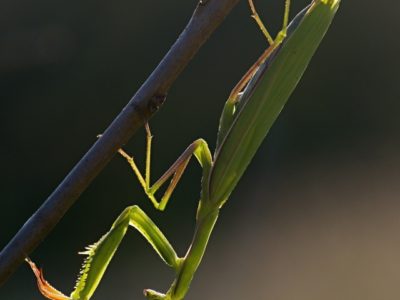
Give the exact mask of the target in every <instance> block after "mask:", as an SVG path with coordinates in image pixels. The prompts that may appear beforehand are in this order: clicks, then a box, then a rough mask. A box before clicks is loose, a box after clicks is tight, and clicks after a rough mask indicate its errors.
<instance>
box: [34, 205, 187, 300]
mask: <svg viewBox="0 0 400 300" xmlns="http://www.w3.org/2000/svg"><path fill="white" fill-rule="evenodd" d="M129 226H132V227H134V228H135V229H137V230H138V231H139V232H140V233H141V234H142V235H143V236H144V237H145V238H146V240H147V241H148V242H149V243H150V245H151V246H152V247H153V249H154V250H155V251H156V252H157V253H158V255H159V256H160V257H161V259H162V260H163V261H164V262H165V263H166V264H167V265H169V266H170V267H172V268H173V269H175V270H176V271H177V270H178V269H179V266H180V263H181V259H180V258H179V257H178V256H177V254H176V252H175V250H174V249H173V247H172V246H171V244H170V243H169V242H168V240H167V238H166V237H165V236H164V234H163V233H162V232H161V231H160V229H158V227H157V226H156V225H155V224H154V223H153V221H152V220H151V219H150V218H149V217H148V216H147V215H146V214H145V213H144V212H143V211H142V210H141V209H140V208H139V207H138V206H130V207H127V208H126V209H125V210H124V211H123V212H122V213H121V215H120V216H119V217H118V218H117V220H116V221H115V222H114V224H113V225H112V227H111V229H110V230H109V231H108V232H107V233H106V234H105V235H104V236H103V237H102V238H101V239H100V240H99V241H98V242H96V243H95V244H93V245H91V246H89V247H87V248H86V251H84V252H82V253H81V254H86V255H87V257H86V259H85V262H84V264H83V266H82V269H81V273H80V276H79V278H78V281H77V283H76V286H75V289H74V291H73V292H72V293H71V296H70V297H68V296H65V295H64V294H62V293H61V292H59V291H58V290H56V289H55V288H54V287H52V286H51V285H50V284H49V283H48V282H47V281H46V280H45V279H44V278H43V272H42V271H41V270H39V269H38V268H37V267H36V265H35V264H34V263H33V262H32V261H30V260H27V262H28V263H29V265H30V266H31V268H32V270H33V272H34V273H35V275H36V278H37V282H38V286H39V290H40V292H41V293H42V294H43V296H45V297H46V298H48V299H52V300H69V299H71V300H78V299H79V300H88V299H90V297H91V296H92V295H93V293H94V291H95V290H96V288H97V286H98V284H99V283H100V280H101V279H102V277H103V275H104V272H105V271H106V269H107V266H108V264H109V263H110V261H111V259H112V257H113V256H114V253H115V251H116V250H117V248H118V246H119V244H120V243H121V241H122V239H123V237H124V236H125V233H126V231H127V229H128V227H129Z"/></svg>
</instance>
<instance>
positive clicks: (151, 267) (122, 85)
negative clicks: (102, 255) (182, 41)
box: [0, 0, 400, 300]
mask: <svg viewBox="0 0 400 300" xmlns="http://www.w3.org/2000/svg"><path fill="white" fill-rule="evenodd" d="M256 4H257V5H258V9H259V11H260V14H261V15H262V17H263V19H264V20H265V22H266V23H267V24H268V25H269V26H270V28H271V30H272V31H274V32H276V31H277V30H278V29H279V26H280V24H281V18H282V13H283V0H279V1H278V0H276V1H261V0H259V1H257V2H256ZM306 4H307V0H305V1H303V0H302V1H299V0H298V1H293V10H292V16H293V15H294V13H295V12H296V11H298V10H300V9H301V8H302V7H304V6H305V5H306ZM195 5H196V1H176V0H170V1H159V0H148V1H132V0H129V1H128V0H116V1H113V2H110V1H102V0H97V1H91V0H89V1H65V0H51V1H50V0H38V1H28V0H2V1H1V2H0V24H1V26H0V28H1V29H0V86H1V90H0V97H1V98H0V99H1V102H0V104H1V109H0V114H1V116H0V120H1V121H0V122H1V126H0V130H1V136H2V142H1V147H0V151H1V152H0V153H1V155H0V159H1V166H2V167H1V170H2V172H1V175H0V176H1V180H0V185H1V200H0V201H1V202H0V204H1V211H0V248H3V247H4V246H5V245H6V243H7V242H8V241H9V240H10V239H11V238H12V237H13V235H14V234H15V233H16V232H17V230H18V229H19V228H20V227H21V226H22V224H23V223H24V222H25V221H26V220H27V218H29V216H31V215H32V213H33V212H34V211H35V210H36V209H37V208H38V207H39V205H40V204H41V203H42V202H43V201H44V200H45V199H46V197H47V196H48V195H49V194H50V193H51V192H52V190H53V189H54V188H55V187H56V186H57V185H58V184H59V183H60V181H61V180H62V179H63V178H64V176H65V175H66V174H67V173H68V172H69V170H70V169H71V168H72V167H73V166H74V165H75V163H76V162H77V161H78V160H79V159H80V157H81V156H82V155H83V154H84V153H85V152H86V151H87V150H88V148H89V147H90V146H91V145H92V144H93V143H94V142H95V140H96V135H97V134H99V133H101V132H102V131H103V130H104V129H105V128H106V127H107V126H108V125H109V123H110V122H111V121H112V120H113V119H114V117H115V116H116V115H117V114H118V113H119V112H120V111H121V109H122V108H123V107H124V105H125V104H126V103H127V101H128V100H129V99H130V97H131V96H132V95H133V93H134V92H135V91H136V90H137V89H138V87H139V86H140V85H141V84H142V82H143V81H144V80H145V79H146V78H147V76H148V75H149V74H150V73H151V71H152V70H153V69H154V68H155V66H156V65H157V63H158V62H159V61H160V60H161V58H162V57H163V56H164V54H165V53H166V51H167V50H168V49H169V47H170V46H171V45H172V43H173V42H174V41H175V39H176V38H177V37H178V35H179V33H180V32H181V30H182V29H183V28H184V26H185V24H186V23H187V21H188V19H189V17H190V16H191V13H192V11H193V9H194V7H195ZM399 9H400V4H399V3H398V2H396V1H390V0H382V1H379V2H377V1H362V0H351V1H346V0H343V3H342V5H341V8H340V10H339V12H338V14H337V16H336V19H335V20H334V23H333V26H332V27H331V29H330V30H329V32H328V34H327V36H326V38H325V40H324V41H323V43H322V45H321V46H320V48H319V49H318V52H317V53H316V55H315V57H314V59H313V61H312V62H311V64H310V66H309V69H308V71H307V72H306V74H305V76H304V78H303V80H302V81H301V82H300V84H299V86H298V88H297V90H296V91H295V93H294V94H293V96H292V97H291V99H290V101H289V103H288V105H287V106H286V108H285V109H284V111H283V113H282V114H281V116H280V117H279V120H278V121H277V123H276V124H275V125H274V127H273V129H272V131H271V132H270V134H269V136H268V138H267V139H266V140H265V142H264V144H263V145H262V147H261V148H260V149H259V151H258V153H257V155H256V157H255V158H254V160H253V162H252V164H251V166H250V167H249V169H248V170H247V172H246V173H245V176H244V177H243V179H242V181H241V182H240V183H239V185H238V187H237V189H236V190H235V192H234V193H233V195H232V197H231V199H230V201H229V202H228V203H227V205H226V206H225V207H224V209H223V211H222V213H221V218H220V220H219V223H218V225H217V226H216V229H215V232H214V235H213V236H212V238H211V241H210V244H209V249H208V251H207V253H206V256H205V258H204V261H203V264H202V265H201V267H200V268H199V271H198V273H197V275H196V277H195V280H194V281H193V284H192V288H191V290H190V292H189V294H188V296H187V299H198V300H200V299H237V300H239V299H274V300H289V299H290V300H291V299H307V300H310V299H325V300H330V299H341V300H344V299H352V300H354V299H363V300H367V299H377V300H378V299H386V300H390V299H399V298H400V291H399V288H398V286H399V279H400V236H399V234H398V230H399V228H400V210H399V209H400V204H399V201H398V199H399V195H400V185H399V183H398V178H399V175H400V174H399V173H400V159H399V155H398V153H399V150H400V142H399V139H398V136H399V134H398V132H399V130H400V121H399V118H398V115H399V112H400V103H399V100H400V87H399V79H400V78H399V77H400V76H399V67H400V61H399V53H400V42H399V39H398V37H399V33H400V19H399V18H398V11H399ZM265 47H266V41H265V40H264V38H263V36H262V35H261V33H260V32H259V30H258V28H257V26H256V25H255V24H254V23H253V21H252V20H251V18H250V13H249V10H248V7H247V4H246V1H242V2H241V3H240V4H239V5H238V6H237V7H236V8H235V9H234V11H233V12H232V14H231V15H230V16H229V17H228V18H227V19H226V21H225V22H224V23H223V24H222V26H221V27H220V28H219V29H218V30H217V31H216V32H215V34H214V35H213V36H212V37H211V39H210V40H209V42H208V43H207V44H206V45H205V46H204V47H203V48H202V49H201V51H200V53H198V55H197V56H196V57H195V58H194V60H193V61H192V63H191V64H190V65H189V67H188V68H187V69H186V70H185V71H184V72H183V74H182V75H181V76H180V77H179V79H178V80H177V82H176V83H175V84H174V86H173V87H172V88H171V90H170V93H169V96H168V100H167V102H166V104H165V105H164V106H163V107H162V109H161V110H160V111H159V112H158V113H157V115H156V116H155V117H154V118H153V119H152V121H151V127H152V130H153V134H154V136H155V138H154V147H153V149H154V152H153V178H155V176H156V175H161V173H162V172H163V171H164V170H165V169H166V168H168V167H169V165H170V164H171V163H172V162H173V161H174V160H175V159H176V157H177V156H178V155H179V154H180V153H181V152H182V151H183V150H184V149H185V148H186V146H187V145H188V144H189V143H190V142H192V141H193V140H194V139H196V138H198V137H203V138H205V139H206V140H207V141H209V144H210V147H211V148H213V147H214V145H215V137H216V130H217V125H218V119H219V114H220V111H221V109H222V106H223V103H224V101H225V99H226V97H227V95H228V94H229V92H230V89H231V88H232V87H233V86H234V84H235V83H236V81H237V80H238V79H239V78H240V77H241V75H242V74H243V73H244V72H245V71H246V69H247V68H248V67H249V66H250V65H251V64H252V62H254V61H255V59H256V58H257V57H258V55H259V54H260V53H261V52H262V51H263V50H264V49H265ZM144 148H145V142H144V133H143V131H141V132H140V133H139V134H137V135H136V136H135V137H134V139H133V140H132V141H131V142H130V143H129V145H127V146H126V149H127V150H128V151H129V152H130V153H132V154H134V155H135V157H136V158H137V159H138V161H139V162H143V159H144ZM142 166H143V164H142ZM200 176H201V170H200V169H199V167H198V166H197V165H196V163H193V162H192V163H191V164H190V166H189V169H188V171H187V173H186V175H184V177H183V180H182V182H181V184H180V185H179V187H178V189H177V190H176V192H175V194H174V196H173V199H172V201H171V202H170V204H169V207H168V209H167V211H166V212H164V213H159V212H156V211H155V210H154V209H153V208H152V207H151V205H150V204H149V201H148V200H147V199H146V197H145V195H144V194H143V192H142V191H141V189H140V187H139V185H138V183H137V182H136V180H135V178H134V176H133V174H132V173H131V172H130V170H129V168H128V166H127V165H126V163H125V162H124V161H123V160H122V159H121V158H120V157H116V158H115V159H113V160H112V162H111V163H110V164H109V165H108V166H107V168H106V169H105V170H104V171H103V172H102V173H101V175H100V176H99V177H98V178H97V179H96V180H95V181H94V182H93V184H92V185H91V186H90V188H89V189H88V190H87V191H86V192H85V193H84V194H83V195H82V197H81V198H80V199H79V201H78V202H77V203H76V204H75V205H74V206H73V207H72V209H71V210H70V211H69V212H68V213H67V214H66V215H65V217H64V218H63V219H62V221H61V222H60V223H59V225H58V226H57V227H56V228H55V230H54V231H53V232H52V233H51V234H50V235H49V236H48V237H47V239H46V240H45V241H44V242H43V243H42V244H41V245H40V246H39V247H38V248H37V250H36V251H35V252H34V253H33V254H32V255H31V257H32V259H34V260H35V261H36V262H37V263H38V264H39V265H40V266H42V267H43V268H44V269H45V275H46V277H47V279H48V280H49V281H50V282H51V283H53V284H54V285H55V286H56V287H58V288H59V289H61V290H62V291H64V292H65V293H69V292H70V291H71V290H72V288H73V286H74V283H75V279H76V275H77V273H78V270H79V268H80V265H81V262H82V257H81V256H79V255H77V252H78V251H80V250H83V248H84V247H85V246H86V245H88V244H90V243H93V242H95V241H96V240H97V239H98V238H99V237H100V236H101V235H102V234H103V233H105V232H106V231H107V230H108V228H109V226H110V225H111V223H112V222H113V220H114V219H115V218H116V217H117V216H118V214H119V213H120V212H121V211H122V210H123V209H124V208H125V207H126V206H128V205H132V204H139V205H140V206H141V207H142V208H143V209H144V210H145V211H146V212H148V213H149V215H150V216H151V217H152V218H153V219H154V220H155V222H156V223H157V224H158V225H159V227H160V228H161V229H162V230H163V231H164V232H165V234H166V235H167V236H168V237H169V239H170V240H171V242H172V244H174V245H176V250H177V251H178V253H179V254H183V253H184V252H185V250H186V247H187V246H188V244H189V242H190V239H191V235H192V231H193V225H194V214H195V209H196V205H197V200H198V195H199V183H200ZM172 278H173V273H172V272H171V271H170V270H169V269H168V268H167V267H165V266H164V265H163V264H162V262H161V261H160V260H159V258H158V257H157V256H156V254H155V253H154V252H153V251H152V250H151V248H150V247H149V246H148V245H147V243H146V242H145V241H144V239H143V238H142V237H141V236H140V235H139V234H138V233H137V232H135V231H133V230H132V231H130V232H129V233H128V234H127V236H126V238H125V240H124V241H123V243H122V245H121V247H120V249H119V250H118V252H117V254H116V256H115V258H114V260H113V261H112V263H111V265H110V267H109V270H108V271H107V273H106V276H105V278H104V280H103V281H102V283H101V285H100V287H99V289H98V291H97V292H96V294H95V299H98V300H101V299H103V300H106V299H121V300H123V299H126V300H128V299H144V298H143V296H142V290H143V288H154V289H158V290H161V291H165V290H166V289H167V288H168V286H169V284H170V282H171V280H172ZM0 299H1V300H3V299H5V300H18V299H24V300H28V299H42V297H41V295H39V293H38V291H37V289H36V284H35V281H34V278H33V275H32V274H31V272H30V270H28V267H27V266H26V265H22V266H21V267H20V268H19V269H18V271H17V272H16V273H15V274H14V276H13V277H12V278H11V279H10V280H9V281H8V282H7V283H6V284H5V285H4V286H2V287H1V288H0Z"/></svg>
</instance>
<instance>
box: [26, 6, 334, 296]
mask: <svg viewBox="0 0 400 300" xmlns="http://www.w3.org/2000/svg"><path fill="white" fill-rule="evenodd" d="M248 2H249V5H250V9H251V11H252V17H253V18H254V19H255V21H256V22H257V24H258V25H259V27H260V29H261V30H262V32H263V34H264V35H265V37H266V38H267V40H268V42H269V44H270V45H269V47H268V48H267V49H266V50H265V51H264V52H263V54H262V55H261V56H260V58H259V59H258V60H257V61H256V62H255V63H254V65H253V66H252V67H251V68H250V69H249V70H248V71H247V73H246V74H245V75H244V76H243V78H242V79H241V80H240V81H239V83H238V84H237V85H236V86H235V88H234V89H233V90H232V92H231V94H230V95H229V97H228V100H227V101H226V103H225V106H224V108H223V111H222V114H221V118H220V123H219V130H218V135H217V143H216V149H215V151H214V153H213V154H211V151H210V149H209V148H208V145H207V143H206V142H205V141H204V140H203V139H198V140H196V141H194V142H193V143H191V144H190V145H189V146H188V148H187V149H186V150H185V151H184V152H183V153H182V154H181V156H180V157H179V158H178V159H177V160H176V161H175V163H173V164H172V166H171V167H170V168H169V169H168V170H167V171H166V172H165V173H164V175H162V176H161V177H160V179H158V180H157V181H156V182H155V183H154V184H152V185H151V184H150V161H151V144H152V135H151V132H150V128H149V126H148V124H146V125H145V129H146V133H147V135H146V136H147V139H146V144H147V148H146V163H145V173H144V175H143V174H142V173H141V172H140V170H139V168H138V167H137V165H136V163H135V161H134V159H133V158H132V157H130V156H129V155H128V154H127V153H126V152H125V151H123V150H122V149H121V150H119V153H120V154H121V155H122V156H123V157H124V158H125V159H126V160H127V162H128V163H129V165H130V167H131V168H132V170H133V172H134V173H135V175H136V177H137V178H138V180H139V183H140V184H141V186H142V187H143V190H144V192H145V194H146V195H147V197H148V198H149V199H150V201H151V202H152V204H153V205H154V207H155V208H156V209H158V210H161V211H163V210H164V209H165V208H166V206H167V204H168V202H169V199H170V197H171V195H172V192H173V191H174V189H175V187H176V185H177V183H178V182H179V180H180V178H181V176H182V174H183V173H184V171H185V168H186V166H187V165H188V163H189V161H190V160H191V158H192V157H193V156H194V157H195V158H196V159H197V161H198V163H199V164H200V166H201V168H202V178H201V194H200V200H199V204H198V208H197V213H196V225H195V231H194V235H193V239H192V242H191V245H190V247H189V248H188V250H187V252H186V254H185V255H184V256H183V257H180V256H178V255H177V253H176V252H175V250H174V248H173V247H172V246H171V244H170V243H169V241H168V240H167V238H166V237H165V236H164V234H163V233H162V232H161V230H160V229H158V227H157V226H156V225H155V224H154V223H153V221H152V220H151V219H150V218H149V217H148V216H147V215H146V214H145V212H144V211H143V210H141V209H140V208H139V207H138V206H137V205H134V206H130V207H127V208H126V209H125V210H124V211H123V212H122V213H121V215H120V216H119V217H118V218H117V219H116V221H115V222H114V224H113V225H112V227H111V229H110V230H109V231H108V232H107V233H106V234H105V235H103V236H102V237H101V239H100V240H99V241H98V242H96V243H95V244H93V245H91V246H89V247H87V249H86V251H85V252H83V254H86V255H87V257H86V259H85V262H84V264H83V267H82V270H81V274H80V277H79V278H78V280H77V283H76V286H75V289H74V291H73V292H72V293H71V295H70V296H66V295H64V294H63V293H61V292H60V291H58V290H57V289H55V288H54V287H53V286H51V285H50V284H49V283H48V282H47V281H46V280H45V279H44V278H43V273H42V271H41V270H39V269H38V268H37V267H36V265H35V264H34V263H33V262H32V261H31V260H30V259H27V262H28V263H29V264H30V266H31V268H32V270H33V272H34V273H35V275H36V277H37V282H38V287H39V290H40V292H41V293H42V294H43V295H44V296H45V297H47V298H48V299H52V300H88V299H90V298H91V297H92V295H93V293H94V292H95V290H96V288H97V286H98V284H99V283H100V280H101V279H102V277H103V275H104V272H105V271H106V269H107V266H108V264H109V263H110V261H111V259H112V257H113V255H114V253H115V252H116V250H117V248H118V246H119V244H120V242H121V240H122V239H123V237H124V235H125V233H126V232H127V229H128V227H129V226H132V227H134V228H135V229H137V230H138V231H139V232H140V233H141V234H142V235H143V236H144V237H145V239H146V240H147V241H148V242H149V243H150V245H151V246H152V247H153V249H154V250H155V251H156V252H157V254H158V255H159V256H160V258H161V259H162V260H163V261H164V262H165V263H166V264H167V265H168V266H170V267H171V268H172V269H173V270H174V271H175V275H176V276H175V280H174V281H173V283H172V284H171V286H170V288H169V290H168V291H167V292H166V293H160V292H157V291H154V290H151V289H146V290H145V291H144V294H145V297H146V298H147V299H153V300H181V299H184V297H185V295H186V294H187V292H188V289H189V286H190V283H191V281H192V279H193V276H194V274H195V272H196V270H197V268H198V266H199V264H200V262H201V260H202V257H203V255H204V252H205V250H206V247H207V244H208V240H209V238H210V235H211V233H212V230H213V228H214V225H215V223H216V221H217V219H218V216H219V212H220V209H221V208H222V207H223V205H224V203H225V202H226V201H227V200H228V198H229V196H230V194H231V193H232V191H233V189H234V187H235V186H236V184H237V183H238V181H239V179H240V178H241V176H242V175H243V173H244V171H245V170H246V168H247V166H248V164H249V163H250V161H251V159H252V158H253V156H254V155H255V152H256V151H257V149H258V147H259V146H260V144H261V142H262V141H263V139H264V138H265V136H266V134H267V133H268V131H269V129H270V128H271V126H272V125H273V123H274V121H275V120H276V118H277V117H278V115H279V113H280V111H281V110H282V108H283V106H284V105H285V103H286V101H287V100H288V98H289V96H290V94H291V93H292V92H293V90H294V88H295V87H296V85H297V83H298V81H299V80H300V78H301V76H302V75H303V73H304V71H305V69H306V68H307V65H308V63H309V61H310V59H311V57H312V56H313V54H314V52H315V50H316V49H317V47H318V45H319V43H320V42H321V40H322V38H323V37H324V35H325V33H326V31H327V29H328V27H329V26H330V24H331V21H332V19H333V17H334V15H335V13H336V11H337V9H338V7H339V4H340V0H313V1H312V2H311V4H310V5H308V6H307V7H306V8H305V9H303V10H302V11H301V12H300V13H299V14H298V15H297V16H296V17H295V18H294V19H293V20H292V21H291V22H290V24H289V9H290V0H285V12H284V17H283V27H282V29H281V31H280V32H279V33H278V34H277V36H276V37H275V38H272V36H271V35H270V33H269V32H268V30H267V29H266V28H265V26H264V24H263V22H262V21H261V20H260V18H259V16H258V14H257V12H256V9H255V7H254V4H253V1H252V0H248ZM168 181H169V184H168V187H167V189H166V191H165V193H164V194H163V196H162V197H161V199H160V201H158V200H157V199H156V195H155V194H156V192H157V191H158V190H159V188H160V187H161V186H162V185H163V184H165V183H168Z"/></svg>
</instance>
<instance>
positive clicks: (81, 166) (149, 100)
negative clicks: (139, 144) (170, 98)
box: [0, 0, 239, 286]
mask: <svg viewBox="0 0 400 300" xmlns="http://www.w3.org/2000/svg"><path fill="white" fill-rule="evenodd" d="M238 2H239V0H208V1H205V0H203V1H200V3H199V4H198V6H197V8H196V10H195V11H194V14H193V16H192V18H191V19H190V21H189V23H188V24H187V26H186V28H185V29H184V31H183V32H182V34H181V35H180V36H179V38H178V39H177V40H176V42H175V43H174V45H173V46H172V47H171V49H170V50H169V51H168V53H167V54H166V55H165V57H164V58H163V60H162V61H161V62H160V64H159V65H158V66H157V68H156V69H155V70H154V71H153V73H152V74H151V75H150V76H149V78H148V79H147V80H146V81H145V83H144V84H143V85H142V86H141V88H140V89H139V90H138V91H137V92H136V94H135V95H134V96H133V97H132V99H131V100H130V101H129V103H128V104H127V105H126V107H125V108H124V109H123V110H122V111H121V113H120V114H119V115H118V116H117V117H116V118H115V119H114V121H113V122H112V123H111V125H110V126H109V127H108V128H107V130H106V131H105V132H104V134H103V135H102V137H101V138H99V139H98V140H97V142H96V143H95V144H94V145H93V146H92V147H91V148H90V149H89V151H88V152H87V153H86V154H85V155H84V156H83V158H82V159H81V160H80V161H79V162H78V164H77V165H76V166H75V167H74V168H73V169H72V171H71V172H70V173H69V174H68V175H67V177H66V178H65V179H64V180H63V181H62V182H61V184H60V185H59V186H58V187H57V188H56V189H55V191H54V192H53V193H52V194H51V195H50V196H49V197H48V199H47V200H46V201H45V202H44V203H43V204H42V206H41V207H40V208H39V209H38V210H37V211H36V212H35V213H34V214H33V215H32V217H31V218H29V220H28V221H27V222H26V223H25V224H24V225H23V226H22V228H21V229H20V230H19V231H18V233H17V234H16V235H15V236H14V238H13V239H12V240H11V241H10V242H9V244H8V245H7V246H6V247H5V248H4V249H3V250H2V251H1V253H0V286H1V285H2V284H3V283H4V282H5V281H6V280H7V279H8V277H9V276H10V275H11V274H12V273H13V272H14V271H15V270H16V269H17V268H18V266H19V265H20V264H21V263H22V262H23V260H24V259H25V258H26V257H27V256H28V255H29V254H30V253H31V252H32V251H33V250H34V249H35V248H36V247H37V246H38V244H39V243H40V242H41V241H42V240H43V239H44V238H45V237H46V235H47V234H49V232H50V231H51V230H52V229H53V228H54V226H55V225H56V224H57V223H58V222H59V221H60V219H61V218H62V217H63V215H64V214H65V213H66V212H67V210H68V209H69V208H70V207H71V206H72V204H73V203H74V202H75V201H76V200H77V198H78V197H79V196H80V195H81V193H82V192H83V191H84V190H85V189H86V188H87V187H88V186H89V184H90V183H91V181H92V180H93V179H94V178H95V177H96V176H97V175H98V174H99V173H100V171H101V170H102V169H103V168H104V167H105V166H106V165H107V163H108V162H109V161H110V160H111V158H112V157H113V156H114V154H115V153H116V151H117V150H118V149H119V148H120V147H121V146H122V145H124V144H125V143H126V142H127V141H128V140H129V139H130V138H131V137H132V136H133V135H134V133H135V132H136V130H137V129H138V128H140V127H141V126H142V125H143V124H144V123H145V122H146V121H147V120H148V119H149V118H150V117H151V116H152V115H153V114H154V113H155V112H156V111H157V110H158V108H159V107H160V106H161V105H162V104H163V102H164V100H165V97H166V94H167V92H168V89H169V88H170V86H171V85H172V84H173V82H174V81H175V80H176V78H177V77H178V76H179V74H180V73H181V71H182V70H183V69H184V68H185V67H186V65H187V64H188V63H189V61H190V60H191V58H192V57H193V56H194V55H195V54H196V52H197V51H198V50H199V48H200V47H201V45H202V44H203V43H204V42H205V41H206V40H207V38H208V37H209V36H210V35H211V33H212V32H213V31H214V30H215V29H216V28H217V27H218V26H219V24H220V23H221V22H222V20H223V19H224V18H225V16H227V15H228V14H229V12H230V11H231V9H232V8H233V7H234V6H235V5H236V4H237V3H238Z"/></svg>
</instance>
